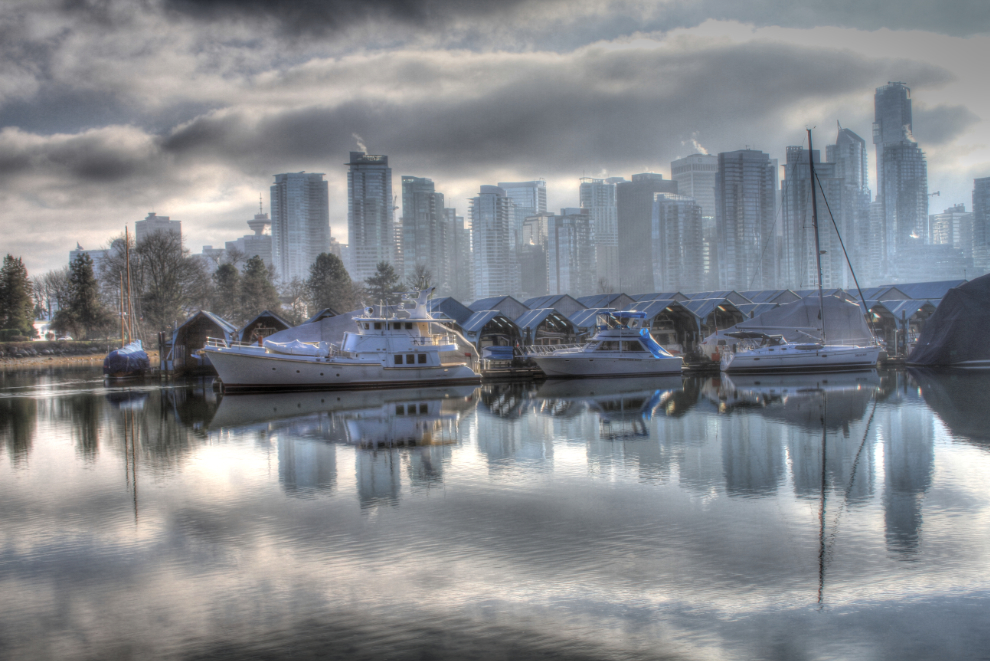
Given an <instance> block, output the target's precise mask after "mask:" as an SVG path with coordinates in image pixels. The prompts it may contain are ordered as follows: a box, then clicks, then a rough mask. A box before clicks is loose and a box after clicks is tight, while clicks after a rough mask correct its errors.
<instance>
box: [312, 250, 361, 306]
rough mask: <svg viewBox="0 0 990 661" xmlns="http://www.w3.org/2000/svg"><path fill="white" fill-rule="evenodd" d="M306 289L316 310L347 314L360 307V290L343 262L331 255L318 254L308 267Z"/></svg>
mask: <svg viewBox="0 0 990 661" xmlns="http://www.w3.org/2000/svg"><path fill="white" fill-rule="evenodd" d="M306 289H307V291H308V292H309V300H310V302H311V303H312V304H313V307H314V308H315V309H316V310H323V309H324V308H333V309H334V310H336V311H337V312H349V311H350V310H354V309H357V308H358V307H359V306H360V302H361V298H362V292H361V288H360V287H358V286H357V285H356V284H355V283H354V282H352V281H351V276H350V274H349V273H348V272H347V269H346V268H344V262H343V261H341V259H340V257H338V256H337V255H334V254H331V253H320V254H319V255H318V256H317V257H316V261H314V262H313V265H312V266H310V267H309V279H307V280H306Z"/></svg>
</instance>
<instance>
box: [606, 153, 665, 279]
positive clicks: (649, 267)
mask: <svg viewBox="0 0 990 661" xmlns="http://www.w3.org/2000/svg"><path fill="white" fill-rule="evenodd" d="M656 193H674V194H676V193H677V182H676V181H673V180H664V178H663V175H662V174H657V173H654V172H643V173H640V174H634V175H633V176H632V181H620V182H618V183H617V184H616V187H615V203H616V218H617V225H618V232H617V233H618V241H619V254H620V255H621V256H622V259H621V268H620V273H619V279H618V281H617V282H613V283H608V284H609V285H611V287H612V289H613V290H614V291H616V292H618V291H623V292H628V293H630V294H633V293H635V294H643V293H646V292H651V291H653V241H652V234H653V197H654V195H655V194H656Z"/></svg>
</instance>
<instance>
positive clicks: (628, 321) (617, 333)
mask: <svg viewBox="0 0 990 661" xmlns="http://www.w3.org/2000/svg"><path fill="white" fill-rule="evenodd" d="M529 355H530V357H531V358H532V359H533V360H534V361H535V362H536V364H537V365H539V367H540V369H541V370H543V372H544V373H545V374H546V375H547V376H549V377H577V376H643V375H651V374H680V373H681V367H682V366H683V360H682V359H681V358H680V357H679V356H672V355H671V354H670V353H668V352H667V351H666V350H665V349H664V348H663V347H661V346H660V345H659V344H657V341H656V340H654V339H653V336H651V335H650V329H649V326H648V325H647V322H646V313H645V312H633V311H626V312H609V313H605V314H600V315H598V325H597V332H596V333H595V336H594V337H593V338H592V339H591V340H590V341H589V342H588V343H587V344H584V345H581V346H578V347H564V348H560V349H553V350H550V351H548V352H546V353H540V352H539V349H538V348H535V347H534V348H531V349H530V354H529Z"/></svg>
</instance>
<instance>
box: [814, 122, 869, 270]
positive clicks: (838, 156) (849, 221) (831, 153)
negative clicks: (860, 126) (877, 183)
mask: <svg viewBox="0 0 990 661" xmlns="http://www.w3.org/2000/svg"><path fill="white" fill-rule="evenodd" d="M825 154H826V160H827V161H828V162H829V163H834V164H835V172H834V175H835V177H837V178H839V179H842V185H843V194H842V217H843V218H844V219H845V220H844V222H845V225H844V227H843V229H842V238H843V241H844V242H845V245H846V250H847V251H848V252H849V261H850V262H852V266H853V268H854V269H855V270H856V276H857V278H858V280H859V283H860V285H862V286H865V283H867V282H872V281H873V279H874V277H875V275H874V273H873V266H874V264H875V262H874V261H873V260H872V259H871V254H872V252H873V249H872V248H871V245H870V241H871V232H870V202H871V200H872V197H873V196H872V193H871V192H870V173H869V169H868V166H867V157H866V141H865V140H863V138H861V137H859V136H858V135H856V134H855V133H853V132H852V131H850V130H849V129H844V128H842V127H841V126H839V132H838V134H837V135H836V137H835V144H834V145H828V146H827V147H826V148H825ZM832 208H833V209H834V208H835V205H834V204H833V205H832ZM846 284H847V285H849V286H852V285H853V284H854V283H853V282H852V278H851V277H850V278H848V279H847V281H846Z"/></svg>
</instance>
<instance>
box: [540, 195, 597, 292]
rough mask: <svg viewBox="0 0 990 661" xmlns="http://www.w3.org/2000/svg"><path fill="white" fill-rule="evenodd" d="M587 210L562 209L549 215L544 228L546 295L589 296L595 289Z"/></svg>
mask: <svg viewBox="0 0 990 661" xmlns="http://www.w3.org/2000/svg"><path fill="white" fill-rule="evenodd" d="M593 235H594V228H593V225H592V219H591V210H590V209H588V208H566V209H561V210H560V215H559V216H551V217H550V218H549V223H548V228H547V250H546V255H547V257H546V264H547V294H551V295H553V294H570V295H571V296H572V297H574V298H577V297H578V296H590V295H591V294H594V293H597V292H596V281H595V271H594V269H593V268H589V267H590V265H591V262H592V261H593V260H594V253H595V247H594V245H593V243H592V238H593Z"/></svg>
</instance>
